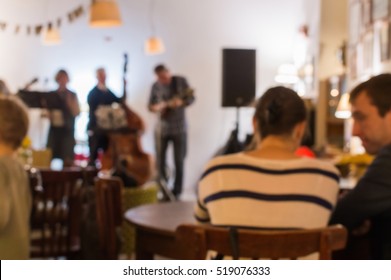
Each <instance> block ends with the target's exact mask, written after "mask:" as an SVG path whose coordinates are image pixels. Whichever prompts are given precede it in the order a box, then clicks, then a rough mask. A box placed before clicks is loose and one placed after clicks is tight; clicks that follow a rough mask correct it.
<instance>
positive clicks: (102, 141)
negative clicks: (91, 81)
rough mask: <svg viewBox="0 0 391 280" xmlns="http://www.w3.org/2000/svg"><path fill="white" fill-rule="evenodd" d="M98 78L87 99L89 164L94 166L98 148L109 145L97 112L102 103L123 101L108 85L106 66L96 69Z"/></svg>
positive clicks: (104, 147) (109, 103) (108, 103)
mask: <svg viewBox="0 0 391 280" xmlns="http://www.w3.org/2000/svg"><path fill="white" fill-rule="evenodd" d="M96 78H97V79H98V84H97V85H96V86H95V87H94V88H93V89H92V90H91V91H90V93H89V94H88V99H87V101H88V105H89V107H90V113H89V117H90V120H89V122H88V125H87V130H88V144H89V147H90V159H89V165H93V166H95V161H96V159H97V157H98V150H99V149H106V148H107V145H108V138H107V135H106V133H104V132H102V131H100V130H99V128H98V125H97V118H96V114H95V113H96V111H97V109H98V107H99V106H101V105H111V104H113V103H115V102H116V103H120V102H121V99H120V98H118V97H117V96H116V95H115V94H114V93H113V92H112V91H111V90H110V89H108V88H107V87H106V71H105V69H104V68H98V69H97V70H96Z"/></svg>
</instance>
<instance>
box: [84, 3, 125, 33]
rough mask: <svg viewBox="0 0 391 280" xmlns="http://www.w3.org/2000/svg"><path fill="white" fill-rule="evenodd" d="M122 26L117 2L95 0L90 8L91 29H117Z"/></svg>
mask: <svg viewBox="0 0 391 280" xmlns="http://www.w3.org/2000/svg"><path fill="white" fill-rule="evenodd" d="M121 24H122V21H121V15H120V12H119V9H118V5H117V3H116V1H115V0H93V1H92V5H91V8H90V26H91V27H115V26H120V25H121Z"/></svg>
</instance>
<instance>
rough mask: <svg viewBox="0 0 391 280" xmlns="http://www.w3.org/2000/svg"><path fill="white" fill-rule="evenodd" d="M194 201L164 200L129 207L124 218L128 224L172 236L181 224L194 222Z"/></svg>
mask: <svg viewBox="0 0 391 280" xmlns="http://www.w3.org/2000/svg"><path fill="white" fill-rule="evenodd" d="M194 205H195V202H184V201H175V202H166V203H156V204H146V205H142V206H139V207H135V208H132V209H129V210H127V211H126V213H125V215H124V216H125V220H126V221H128V222H129V223H130V224H132V225H134V226H136V227H139V228H143V229H144V230H148V231H151V232H157V233H159V234H162V235H169V236H174V235H175V230H176V228H177V227H178V226H179V225H181V224H194V223H196V220H195V218H194V215H193V213H194Z"/></svg>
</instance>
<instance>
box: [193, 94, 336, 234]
mask: <svg viewBox="0 0 391 280" xmlns="http://www.w3.org/2000/svg"><path fill="white" fill-rule="evenodd" d="M253 124H254V131H255V132H256V133H258V136H259V139H260V141H259V143H258V144H257V146H256V148H255V149H254V150H251V151H245V152H242V153H238V154H233V155H226V156H221V157H217V158H215V159H213V160H211V161H210V162H209V163H208V165H207V167H206V170H205V172H204V173H203V175H202V178H201V180H200V183H199V188H198V203H197V207H196V210H195V216H196V218H197V219H198V220H199V221H200V222H206V223H211V224H213V225H219V226H227V225H230V226H238V227H253V228H263V229H269V228H273V229H289V228H316V227H323V226H326V225H327V223H328V220H329V218H330V214H331V212H332V210H333V208H334V205H335V203H336V199H337V194H338V189H339V185H338V172H337V170H336V169H335V167H334V166H332V165H331V164H329V163H325V162H322V161H319V160H316V159H310V158H302V157H298V156H297V155H296V154H295V151H296V149H297V148H298V147H299V146H300V143H301V141H302V138H303V135H304V133H305V128H306V108H305V105H304V102H303V100H302V99H301V98H300V97H299V96H298V95H297V94H296V92H294V91H293V90H291V89H288V88H285V87H274V88H270V89H268V90H267V91H266V92H265V93H264V94H263V96H262V97H261V98H260V99H259V101H258V103H257V105H256V111H255V114H254V118H253Z"/></svg>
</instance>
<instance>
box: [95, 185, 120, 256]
mask: <svg viewBox="0 0 391 280" xmlns="http://www.w3.org/2000/svg"><path fill="white" fill-rule="evenodd" d="M122 189H123V183H122V181H121V179H119V178H116V177H110V178H103V177H98V179H97V180H96V182H95V197H96V218H97V224H98V231H99V243H100V247H101V251H102V258H104V259H117V258H118V252H119V247H120V244H119V240H118V235H117V229H118V228H119V227H120V226H121V224H122V220H123V218H122V215H123V213H122V203H121V199H122V196H121V192H122Z"/></svg>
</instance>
